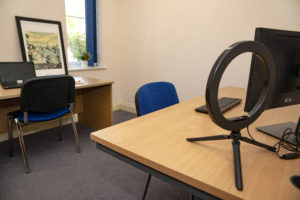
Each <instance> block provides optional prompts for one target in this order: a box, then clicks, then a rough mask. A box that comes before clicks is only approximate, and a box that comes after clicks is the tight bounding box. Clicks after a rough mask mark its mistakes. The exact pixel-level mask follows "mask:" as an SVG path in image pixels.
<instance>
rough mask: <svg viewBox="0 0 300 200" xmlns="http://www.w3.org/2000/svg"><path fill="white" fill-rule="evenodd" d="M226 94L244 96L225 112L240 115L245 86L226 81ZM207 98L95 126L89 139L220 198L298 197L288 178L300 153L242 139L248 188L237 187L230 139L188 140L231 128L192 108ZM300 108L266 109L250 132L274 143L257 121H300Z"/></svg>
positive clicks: (299, 164) (298, 169)
mask: <svg viewBox="0 0 300 200" xmlns="http://www.w3.org/2000/svg"><path fill="white" fill-rule="evenodd" d="M222 96H229V97H239V98H242V99H243V102H242V104H241V105H239V106H237V107H235V108H233V109H232V110H230V111H228V112H226V114H225V116H226V117H229V116H237V115H242V113H243V111H242V110H243V104H244V99H245V89H240V88H234V87H226V88H223V89H221V90H220V91H219V97H222ZM204 103H205V98H204V96H202V97H199V98H195V99H192V100H188V101H185V102H182V103H179V104H177V105H174V106H171V107H168V108H165V109H163V110H160V111H157V112H154V113H151V114H148V115H145V116H142V117H139V118H136V119H133V120H130V121H127V122H124V123H121V124H118V125H115V126H112V127H109V128H106V129H103V130H100V131H96V132H94V133H92V134H91V139H92V140H94V141H95V142H96V143H98V146H99V144H100V145H101V146H104V147H105V148H108V149H111V150H113V151H114V152H117V153H119V154H121V155H124V156H126V157H128V158H130V159H132V160H134V161H136V162H139V163H141V164H143V165H145V166H148V167H150V168H152V169H154V170H157V171H159V172H161V173H163V174H166V175H168V176H170V177H172V178H175V179H177V180H179V181H181V182H183V183H186V184H188V185H190V186H193V187H194V188H197V189H199V190H201V191H204V192H207V193H209V194H211V195H213V196H215V197H218V198H221V199H230V200H233V199H254V200H257V199H272V200H275V199H289V200H293V199H295V200H296V199H297V200H299V199H300V191H299V190H297V189H296V188H295V187H294V186H293V185H292V184H291V183H290V177H291V176H292V175H296V174H298V175H299V174H300V159H296V160H288V161H287V160H282V159H279V158H278V157H277V155H276V154H275V153H273V152H270V151H268V150H266V149H263V148H260V147H257V146H254V145H250V144H247V143H243V142H241V147H240V148H241V163H242V171H243V183H244V189H243V191H239V190H237V189H236V187H235V179H234V166H233V155H232V154H233V153H232V144H231V140H222V141H205V142H196V143H190V142H187V141H186V138H187V137H199V136H210V135H219V134H229V131H226V130H223V129H221V128H219V127H218V126H217V125H215V124H214V123H213V122H212V121H211V119H210V118H209V116H208V115H207V114H202V113H197V112H195V111H194V108H196V107H198V106H200V105H202V104H204ZM299 111H300V105H295V106H289V107H283V108H278V109H272V110H267V111H265V112H264V113H263V114H262V115H261V116H260V117H259V118H258V120H256V122H255V123H254V124H252V125H251V126H250V132H251V133H252V136H253V137H254V139H256V140H258V141H260V142H263V143H265V144H268V145H274V144H275V143H276V142H277V140H276V139H275V138H272V137H271V136H268V135H265V134H263V133H260V132H258V131H256V130H255V127H256V126H262V125H269V124H274V123H281V122H287V121H294V122H296V121H297V120H298V117H299ZM242 135H243V136H246V137H248V136H247V133H246V130H242ZM95 159H97V158H95ZM99 173H101V172H99ZM102 173H105V172H102Z"/></svg>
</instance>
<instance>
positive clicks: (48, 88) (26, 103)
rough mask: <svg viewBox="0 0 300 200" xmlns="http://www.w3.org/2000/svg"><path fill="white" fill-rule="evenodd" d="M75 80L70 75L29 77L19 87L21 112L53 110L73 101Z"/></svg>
mask: <svg viewBox="0 0 300 200" xmlns="http://www.w3.org/2000/svg"><path fill="white" fill-rule="evenodd" d="M74 96H75V81H74V78H73V77H72V76H68V75H62V76H51V77H39V78H34V79H30V80H28V81H27V82H25V84H24V85H23V87H22V89H21V100H20V101H21V102H20V107H21V111H23V112H30V111H31V112H53V111H56V110H58V109H60V108H63V107H65V106H66V105H68V104H70V103H73V102H74Z"/></svg>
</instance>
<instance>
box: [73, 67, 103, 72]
mask: <svg viewBox="0 0 300 200" xmlns="http://www.w3.org/2000/svg"><path fill="white" fill-rule="evenodd" d="M104 69H106V66H99V67H88V68H72V69H69V72H77V71H93V70H104Z"/></svg>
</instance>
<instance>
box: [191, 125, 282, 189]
mask: <svg viewBox="0 0 300 200" xmlns="http://www.w3.org/2000/svg"><path fill="white" fill-rule="evenodd" d="M224 139H232V149H233V159H234V160H233V161H234V173H235V186H236V188H237V189H238V190H243V178H242V167H241V154H240V140H242V141H244V142H247V143H249V144H253V145H256V146H259V147H262V148H265V149H268V150H269V151H272V152H275V151H276V149H275V148H274V147H271V146H269V145H266V144H263V143H260V142H257V141H255V140H252V139H249V138H246V137H243V136H241V132H240V131H231V133H230V135H216V136H207V137H197V138H187V139H186V140H187V141H189V142H196V141H209V140H224Z"/></svg>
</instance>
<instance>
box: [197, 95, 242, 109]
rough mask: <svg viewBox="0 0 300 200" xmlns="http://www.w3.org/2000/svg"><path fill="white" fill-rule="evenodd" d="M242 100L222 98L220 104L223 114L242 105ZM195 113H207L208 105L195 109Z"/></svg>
mask: <svg viewBox="0 0 300 200" xmlns="http://www.w3.org/2000/svg"><path fill="white" fill-rule="evenodd" d="M241 101H242V99H239V98H231V97H222V98H220V99H219V100H218V102H219V108H220V111H221V112H222V113H224V112H226V111H227V110H230V109H231V108H233V107H234V106H236V105H238V104H240V103H241ZM195 111H197V112H201V113H207V108H206V105H202V106H200V107H198V108H195Z"/></svg>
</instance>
